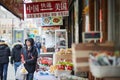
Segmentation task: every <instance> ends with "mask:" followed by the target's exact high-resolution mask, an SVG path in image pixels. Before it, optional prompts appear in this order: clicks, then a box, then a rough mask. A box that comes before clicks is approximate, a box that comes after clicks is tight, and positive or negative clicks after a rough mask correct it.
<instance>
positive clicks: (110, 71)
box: [90, 62, 120, 78]
mask: <svg viewBox="0 0 120 80" xmlns="http://www.w3.org/2000/svg"><path fill="white" fill-rule="evenodd" d="M90 71H91V73H92V75H93V76H94V77H96V78H106V77H107V78H108V77H120V66H96V65H94V64H93V63H92V62H90Z"/></svg>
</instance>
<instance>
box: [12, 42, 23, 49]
mask: <svg viewBox="0 0 120 80" xmlns="http://www.w3.org/2000/svg"><path fill="white" fill-rule="evenodd" d="M19 46H22V47H23V44H22V43H21V42H17V43H14V44H13V45H12V48H13V47H19Z"/></svg>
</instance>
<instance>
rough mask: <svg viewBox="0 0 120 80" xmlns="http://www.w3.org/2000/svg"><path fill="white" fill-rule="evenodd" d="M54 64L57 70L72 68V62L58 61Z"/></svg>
mask: <svg viewBox="0 0 120 80" xmlns="http://www.w3.org/2000/svg"><path fill="white" fill-rule="evenodd" d="M56 66H57V70H73V64H72V63H71V62H67V61H62V60H61V61H58V63H57V64H56Z"/></svg>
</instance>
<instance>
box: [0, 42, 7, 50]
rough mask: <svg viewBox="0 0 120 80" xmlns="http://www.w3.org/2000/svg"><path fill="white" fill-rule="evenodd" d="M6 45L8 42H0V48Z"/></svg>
mask: <svg viewBox="0 0 120 80" xmlns="http://www.w3.org/2000/svg"><path fill="white" fill-rule="evenodd" d="M6 47H8V44H7V43H5V42H0V49H5V48H6Z"/></svg>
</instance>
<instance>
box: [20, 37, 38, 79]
mask: <svg viewBox="0 0 120 80" xmlns="http://www.w3.org/2000/svg"><path fill="white" fill-rule="evenodd" d="M25 45H26V46H25V47H24V48H23V49H22V52H21V53H22V54H21V60H22V63H24V66H25V68H26V70H27V71H28V74H27V78H26V80H33V75H34V71H35V68H36V63H37V56H38V53H37V50H36V47H35V46H34V40H33V39H32V38H28V39H26V40H25Z"/></svg>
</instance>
